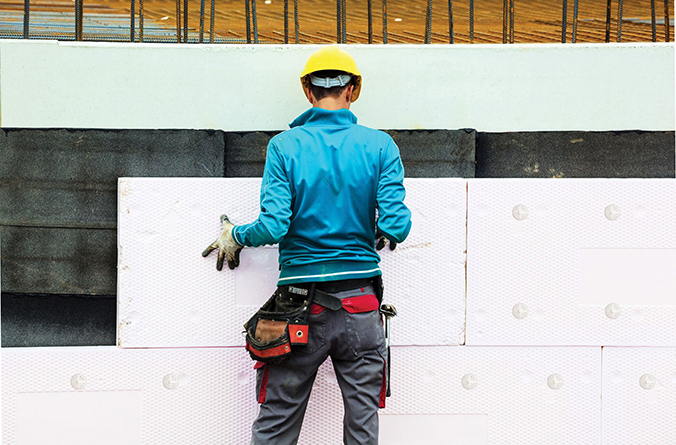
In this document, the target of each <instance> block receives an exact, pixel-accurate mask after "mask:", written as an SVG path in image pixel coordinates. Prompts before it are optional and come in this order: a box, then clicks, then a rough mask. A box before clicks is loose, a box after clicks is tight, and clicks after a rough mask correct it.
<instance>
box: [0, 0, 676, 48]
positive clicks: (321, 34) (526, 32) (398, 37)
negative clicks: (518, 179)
mask: <svg viewBox="0 0 676 445" xmlns="http://www.w3.org/2000/svg"><path fill="white" fill-rule="evenodd" d="M180 1H181V5H180V7H181V9H183V7H184V3H183V2H184V0H180ZM293 3H294V2H293V0H290V1H289V2H288V5H289V21H288V26H289V43H295V41H296V40H295V30H294V11H293ZM298 3H299V11H298V24H299V32H298V41H299V43H335V42H337V23H336V16H337V11H336V9H337V8H336V5H337V2H336V1H328V0H325V1H321V0H299V1H298ZM474 3H475V4H474V38H473V42H472V43H502V42H503V1H502V0H476V1H475V2H474ZM346 4H347V7H346V11H347V14H346V16H347V20H346V42H347V43H368V42H369V32H368V8H367V5H368V2H367V1H364V0H359V1H358V0H347V3H346ZM562 4H563V1H562V0H553V1H549V0H514V43H560V42H561V41H562ZM655 4H656V10H655V16H656V22H657V26H656V40H657V41H658V42H664V41H665V25H664V19H665V15H664V14H665V11H664V1H662V0H656V1H655ZM668 4H669V16H670V20H669V21H670V27H669V29H670V37H669V41H673V40H674V27H673V17H674V1H673V0H669V1H668ZM372 5H373V6H372V8H373V25H372V29H373V33H372V41H373V43H382V42H383V3H382V0H372ZM573 5H574V1H573V0H569V1H568V8H567V9H568V14H567V17H568V19H567V36H566V41H567V42H571V39H572V33H573ZM650 5H651V2H650V0H624V2H623V11H622V17H623V20H622V31H621V37H622V39H621V41H622V42H650V41H652V39H653V36H652V26H651V6H650ZM200 6H201V5H200V2H198V1H196V0H190V3H189V4H188V29H189V41H190V42H197V41H198V39H199V34H200V32H199V31H200ZM210 6H211V3H210V2H209V1H207V2H206V4H205V6H204V7H205V10H206V13H205V18H204V34H203V36H204V37H203V38H204V41H207V42H208V41H209V28H210V14H209V11H210ZM176 7H177V5H176V2H175V1H173V0H146V1H144V2H143V15H144V27H143V39H144V41H146V42H176V41H177V38H176V15H177V14H176ZM215 9H216V13H215V14H214V40H215V41H216V42H217V43H238V42H239V43H244V42H246V41H247V32H246V11H245V1H244V0H238V1H233V0H226V1H223V0H220V1H218V2H216V4H215ZM23 10H24V3H23V2H22V1H2V2H0V11H1V14H0V37H4V38H21V37H22V35H23V20H24V14H23ZM135 10H136V19H135V28H136V33H135V36H136V39H138V38H139V32H138V31H139V17H138V11H139V0H136V3H135ZM426 10H427V1H426V0H388V1H387V18H388V20H387V41H388V43H394V44H396V43H425V23H426ZM130 11H131V1H120V0H96V2H90V1H87V2H85V3H84V15H83V16H84V20H83V22H84V25H83V39H84V40H88V41H97V40H104V41H106V40H108V41H129V40H130V38H131V33H130V29H129V28H130V15H131V13H130ZM432 13H433V14H432V34H431V43H449V9H448V2H441V1H439V0H437V1H436V2H434V4H433V8H432ZM606 14H607V3H606V0H580V1H579V16H578V24H577V42H578V43H592V42H598V43H602V42H605V41H606ZM469 15H470V11H469V0H463V1H459V0H456V1H454V2H453V31H454V32H453V35H454V43H469V42H470V20H469ZM617 16H618V0H613V1H612V6H611V22H610V35H609V37H610V41H611V42H616V41H617V37H618V23H617ZM74 17H75V2H74V1H73V0H69V1H59V0H34V1H31V3H30V38H56V39H61V40H74V39H75V18H74ZM256 18H257V21H256V25H257V31H258V42H259V43H284V0H267V1H265V0H257V1H256ZM181 22H183V19H181ZM251 32H252V36H251V39H252V40H253V25H252V30H251Z"/></svg>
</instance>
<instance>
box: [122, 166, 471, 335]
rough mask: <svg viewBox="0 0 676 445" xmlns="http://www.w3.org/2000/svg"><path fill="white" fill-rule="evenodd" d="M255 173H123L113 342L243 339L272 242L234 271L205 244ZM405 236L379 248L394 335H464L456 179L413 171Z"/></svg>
mask: <svg viewBox="0 0 676 445" xmlns="http://www.w3.org/2000/svg"><path fill="white" fill-rule="evenodd" d="M260 183H261V181H260V179H257V178H256V179H253V178H252V179H248V178H247V179H233V178H227V179H212V178H204V179H195V178H120V180H119V183H118V252H119V259H118V345H119V346H121V347H123V348H137V347H193V346H199V347H209V346H238V345H243V344H244V340H243V338H242V335H241V332H242V330H243V328H242V325H243V324H244V322H245V321H246V320H248V319H249V317H251V315H252V314H253V313H254V312H255V311H256V309H257V308H258V307H259V306H260V305H261V304H263V303H264V302H265V300H266V299H267V298H268V297H269V296H270V295H271V294H272V293H273V291H274V290H275V286H276V280H277V276H278V273H279V271H278V266H277V249H276V247H269V246H268V247H261V248H257V249H251V248H246V249H244V250H243V251H242V254H241V265H240V267H238V268H237V269H236V270H235V271H230V270H229V269H227V265H226V266H224V270H223V271H221V272H218V271H217V270H216V253H212V254H211V255H210V256H209V257H207V258H202V256H201V252H202V250H204V248H206V247H207V245H209V244H210V243H212V242H213V241H214V240H215V239H216V237H217V236H218V235H219V234H220V231H221V227H220V222H219V216H220V215H221V214H222V213H227V215H228V216H229V218H230V220H231V221H232V222H233V223H235V224H237V223H248V222H252V221H254V220H255V218H256V217H257V216H258V210H259V201H258V199H259V189H260ZM405 186H406V190H407V196H406V204H407V205H408V206H409V208H410V209H411V211H412V214H413V228H412V229H411V234H410V235H409V237H408V239H407V240H406V241H405V242H404V243H402V244H400V245H399V246H398V247H397V249H396V250H394V251H390V250H389V249H387V248H386V249H384V250H383V251H381V253H380V255H381V258H382V262H381V267H382V270H383V274H384V282H385V300H386V301H387V302H389V303H393V304H394V305H395V306H396V307H397V310H398V312H399V314H400V316H399V317H398V318H397V319H396V321H395V322H394V323H395V324H396V328H395V329H393V332H392V342H393V344H397V345H455V344H459V343H462V342H463V341H464V316H465V297H464V293H465V254H464V251H465V207H466V202H465V200H466V184H465V181H464V180H462V179H433V180H432V179H409V180H406V181H405Z"/></svg>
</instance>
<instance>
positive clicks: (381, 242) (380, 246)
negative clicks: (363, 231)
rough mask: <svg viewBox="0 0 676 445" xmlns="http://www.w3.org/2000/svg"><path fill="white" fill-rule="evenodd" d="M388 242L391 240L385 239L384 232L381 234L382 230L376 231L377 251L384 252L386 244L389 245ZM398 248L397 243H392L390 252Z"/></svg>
mask: <svg viewBox="0 0 676 445" xmlns="http://www.w3.org/2000/svg"><path fill="white" fill-rule="evenodd" d="M387 241H389V240H388V239H387V238H385V235H384V234H383V232H381V231H380V229H376V250H382V249H383V247H385V244H387ZM396 248H397V243H395V242H394V241H390V250H394V249H396Z"/></svg>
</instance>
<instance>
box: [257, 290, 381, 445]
mask: <svg viewBox="0 0 676 445" xmlns="http://www.w3.org/2000/svg"><path fill="white" fill-rule="evenodd" d="M373 293H374V292H373V287H372V286H367V287H363V288H358V289H354V290H349V291H345V292H337V293H334V294H333V295H335V296H336V297H338V298H340V299H344V298H348V297H356V296H361V295H370V294H373ZM308 321H309V323H310V329H309V335H308V345H307V347H305V348H304V349H303V350H300V351H295V350H294V352H292V353H291V354H290V358H289V359H288V360H286V361H285V362H283V363H281V364H272V365H271V364H265V365H263V364H262V363H260V362H259V363H258V365H257V366H256V367H257V375H256V393H257V394H256V395H257V397H258V401H259V403H260V411H259V414H258V418H257V419H256V420H255V422H254V424H253V428H252V438H251V444H252V445H271V444H273V445H287V444H288V445H294V444H296V443H297V442H298V435H299V434H300V429H301V426H302V424H303V417H304V415H305V409H306V408H307V402H308V399H309V397H310V391H311V390H312V384H313V383H314V380H315V377H316V376H317V369H318V368H319V366H320V365H321V364H322V363H323V362H324V360H326V358H327V357H331V361H332V362H333V368H334V370H335V372H336V377H337V379H338V384H339V386H340V390H341V392H342V395H343V405H344V409H345V411H344V417H343V443H344V444H347V445H371V444H374V445H375V444H377V443H378V407H379V406H384V401H385V399H384V397H385V395H384V392H385V381H384V378H385V374H384V370H385V359H384V357H385V354H386V350H385V338H384V333H383V325H382V320H381V317H380V313H379V311H378V310H377V309H376V310H372V311H369V312H361V313H354V314H353V313H350V312H348V311H346V310H345V309H340V310H337V311H331V310H329V309H325V310H323V311H322V312H321V313H319V314H314V315H313V314H310V315H309V318H308Z"/></svg>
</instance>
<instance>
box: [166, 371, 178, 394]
mask: <svg viewBox="0 0 676 445" xmlns="http://www.w3.org/2000/svg"><path fill="white" fill-rule="evenodd" d="M179 384H180V380H179V378H178V376H177V375H176V374H167V375H165V376H164V378H163V379H162V385H164V387H165V388H167V389H169V390H174V389H176V388H178V386H179Z"/></svg>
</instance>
